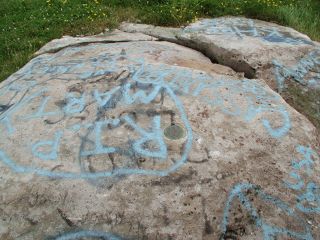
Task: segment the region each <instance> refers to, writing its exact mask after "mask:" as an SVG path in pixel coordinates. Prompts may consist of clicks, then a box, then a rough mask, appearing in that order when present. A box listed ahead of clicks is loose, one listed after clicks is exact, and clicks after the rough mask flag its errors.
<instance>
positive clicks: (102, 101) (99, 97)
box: [93, 86, 121, 107]
mask: <svg viewBox="0 0 320 240" xmlns="http://www.w3.org/2000/svg"><path fill="white" fill-rule="evenodd" d="M120 89H121V87H119V86H118V87H115V88H113V89H111V90H110V91H108V92H105V93H99V91H98V90H94V92H93V96H94V98H95V100H96V101H97V103H98V105H99V107H104V106H106V105H107V104H108V102H109V101H110V99H111V97H112V95H113V94H114V93H116V92H117V91H119V90H120Z"/></svg>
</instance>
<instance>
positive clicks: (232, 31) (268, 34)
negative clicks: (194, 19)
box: [184, 19, 314, 45]
mask: <svg viewBox="0 0 320 240" xmlns="http://www.w3.org/2000/svg"><path fill="white" fill-rule="evenodd" d="M224 24H225V23H223V22H221V21H220V22H219V21H217V20H215V19H208V20H203V21H201V23H200V26H199V27H194V26H192V27H191V26H190V27H186V28H185V29H184V32H185V33H204V34H208V35H218V34H229V35H231V36H237V37H238V38H239V39H241V40H242V39H243V38H244V37H245V36H248V37H255V38H259V39H261V40H262V41H267V42H273V43H286V44H291V45H300V44H307V45H314V44H313V43H312V41H309V40H307V39H304V38H299V37H298V38H296V37H293V36H284V35H283V34H281V33H280V32H279V31H278V30H277V29H276V28H275V27H273V28H267V27H261V28H259V29H257V28H256V26H255V25H254V22H253V20H251V19H250V20H248V21H247V22H242V21H232V22H231V24H230V26H227V25H224ZM221 26H222V27H221Z"/></svg>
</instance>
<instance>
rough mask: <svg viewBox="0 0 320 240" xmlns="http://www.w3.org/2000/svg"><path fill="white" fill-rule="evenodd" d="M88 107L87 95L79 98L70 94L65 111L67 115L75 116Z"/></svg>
mask: <svg viewBox="0 0 320 240" xmlns="http://www.w3.org/2000/svg"><path fill="white" fill-rule="evenodd" d="M85 106H86V100H85V94H84V93H83V94H82V95H81V96H80V97H79V98H77V97H75V96H74V94H68V96H67V104H66V106H65V107H64V111H65V113H66V114H67V115H74V114H77V113H81V112H82V111H83V110H84V108H85Z"/></svg>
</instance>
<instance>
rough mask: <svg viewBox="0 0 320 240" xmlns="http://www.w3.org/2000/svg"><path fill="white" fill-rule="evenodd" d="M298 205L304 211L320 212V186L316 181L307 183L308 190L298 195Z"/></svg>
mask: <svg viewBox="0 0 320 240" xmlns="http://www.w3.org/2000/svg"><path fill="white" fill-rule="evenodd" d="M297 201H298V203H297V205H296V207H297V208H298V209H299V210H300V211H301V212H304V213H320V186H319V185H316V184H315V183H314V182H310V183H308V185H307V189H306V192H305V193H304V194H301V195H299V196H298V197H297Z"/></svg>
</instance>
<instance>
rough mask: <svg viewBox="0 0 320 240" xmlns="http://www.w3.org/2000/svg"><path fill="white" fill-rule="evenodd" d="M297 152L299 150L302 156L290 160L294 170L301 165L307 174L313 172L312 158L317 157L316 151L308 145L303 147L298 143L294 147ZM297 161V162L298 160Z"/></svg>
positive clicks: (298, 168) (300, 167)
mask: <svg viewBox="0 0 320 240" xmlns="http://www.w3.org/2000/svg"><path fill="white" fill-rule="evenodd" d="M296 150H297V152H299V153H300V154H301V155H302V156H303V157H304V158H303V159H300V161H299V160H293V161H292V167H293V168H294V169H296V170H300V169H302V168H303V167H305V168H306V170H307V174H308V175H309V176H310V175H311V174H312V172H313V170H312V168H313V165H314V161H313V160H312V158H314V159H317V153H316V152H314V151H313V150H312V149H311V148H310V147H305V146H301V145H299V146H298V147H297V148H296ZM298 161H299V162H298Z"/></svg>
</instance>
